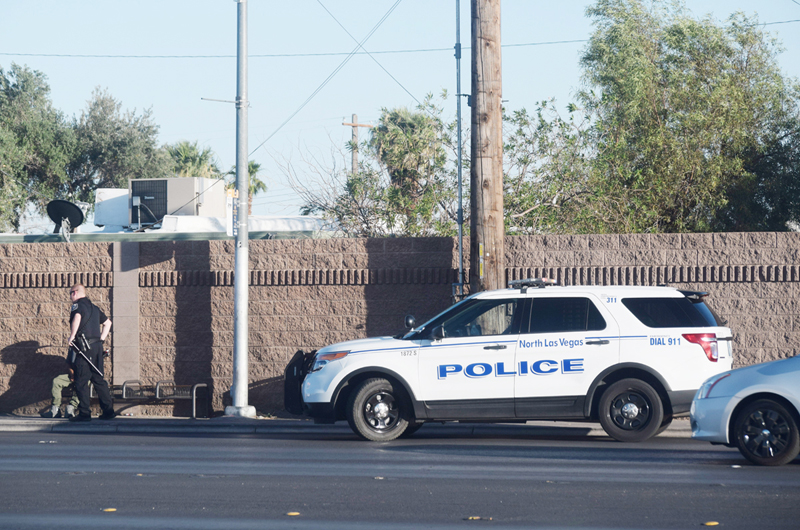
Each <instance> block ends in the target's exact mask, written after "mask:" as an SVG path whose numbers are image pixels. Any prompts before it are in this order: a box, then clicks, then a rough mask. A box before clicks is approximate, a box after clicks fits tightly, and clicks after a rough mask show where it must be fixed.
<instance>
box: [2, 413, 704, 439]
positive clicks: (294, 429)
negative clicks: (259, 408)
mask: <svg viewBox="0 0 800 530" xmlns="http://www.w3.org/2000/svg"><path fill="white" fill-rule="evenodd" d="M0 432H54V433H140V434H141V433H151V434H274V435H291V434H302V435H308V434H313V433H318V434H319V435H320V436H326V435H328V436H329V435H337V436H338V435H341V436H352V435H353V433H352V431H351V430H350V428H349V427H348V425H347V424H346V423H343V422H339V423H337V424H334V425H317V424H314V423H313V422H311V421H308V420H275V419H255V418H253V419H251V418H238V417H229V416H223V417H220V418H213V419H210V420H192V419H184V418H138V417H132V418H129V417H118V418H116V419H114V420H110V421H101V420H97V419H95V420H92V421H91V422H87V423H71V422H69V421H68V420H66V419H45V418H35V417H18V416H13V417H8V416H7V417H0ZM422 432H424V433H427V434H430V435H436V434H438V435H441V436H509V437H519V436H533V437H537V436H538V437H597V436H602V437H607V436H608V435H607V434H606V433H605V431H603V429H602V427H600V425H599V424H597V423H579V422H552V421H530V422H528V423H527V424H524V425H522V424H508V423H498V424H491V423H453V422H450V423H445V424H442V423H431V424H428V425H426V426H425V427H423V431H422ZM434 433H435V434H434ZM659 436H661V437H667V438H691V428H690V426H689V422H688V421H686V420H685V419H677V420H675V421H674V422H673V423H672V425H670V426H669V428H667V430H665V431H664V432H663V433H661V434H660V435H659Z"/></svg>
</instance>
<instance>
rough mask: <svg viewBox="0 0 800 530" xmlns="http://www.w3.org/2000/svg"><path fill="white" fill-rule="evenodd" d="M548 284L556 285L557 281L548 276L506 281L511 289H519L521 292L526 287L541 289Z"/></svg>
mask: <svg viewBox="0 0 800 530" xmlns="http://www.w3.org/2000/svg"><path fill="white" fill-rule="evenodd" d="M548 285H557V283H556V281H555V280H551V279H550V278H528V279H526V280H512V281H510V282H508V286H509V287H510V288H511V289H519V290H521V291H522V292H523V293H524V292H525V290H526V289H528V287H536V288H537V289H542V288H544V287H547V286H548Z"/></svg>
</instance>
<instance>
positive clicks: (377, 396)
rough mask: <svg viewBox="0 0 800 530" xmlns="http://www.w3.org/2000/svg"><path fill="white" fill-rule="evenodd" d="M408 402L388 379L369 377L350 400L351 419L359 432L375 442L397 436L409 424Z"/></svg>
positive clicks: (348, 420)
mask: <svg viewBox="0 0 800 530" xmlns="http://www.w3.org/2000/svg"><path fill="white" fill-rule="evenodd" d="M408 417H409V415H408V406H407V405H406V402H405V400H404V399H403V395H402V394H400V393H399V392H397V390H396V389H395V388H394V386H393V385H392V383H390V382H389V381H387V380H386V379H380V378H375V379H367V380H366V381H364V382H362V383H361V384H360V385H358V387H356V389H355V390H353V393H352V394H350V399H349V400H348V402H347V423H349V424H350V428H351V429H353V432H355V433H356V434H357V435H359V436H361V437H362V438H364V439H366V440H372V441H373V442H388V441H390V440H394V439H395V438H397V437H398V436H400V435H401V434H403V432H405V431H406V429H407V428H408Z"/></svg>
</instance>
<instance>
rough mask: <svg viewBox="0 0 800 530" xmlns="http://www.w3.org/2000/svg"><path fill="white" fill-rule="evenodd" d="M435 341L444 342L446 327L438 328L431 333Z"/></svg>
mask: <svg viewBox="0 0 800 530" xmlns="http://www.w3.org/2000/svg"><path fill="white" fill-rule="evenodd" d="M431 335H433V340H442V339H443V338H444V326H436V327H435V328H433V331H432V332H431Z"/></svg>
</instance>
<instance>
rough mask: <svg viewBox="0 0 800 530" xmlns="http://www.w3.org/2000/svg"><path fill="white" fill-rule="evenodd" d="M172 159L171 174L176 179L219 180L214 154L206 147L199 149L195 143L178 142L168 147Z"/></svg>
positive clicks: (220, 175) (220, 174)
mask: <svg viewBox="0 0 800 530" xmlns="http://www.w3.org/2000/svg"><path fill="white" fill-rule="evenodd" d="M167 152H168V153H169V156H170V157H171V158H172V172H173V173H174V174H175V176H177V177H201V178H215V179H218V178H221V177H222V173H221V172H220V170H219V167H218V166H217V162H216V160H215V157H214V152H213V151H212V150H211V149H210V148H208V147H206V148H204V149H200V148H199V147H198V146H197V142H194V143H192V142H188V141H186V140H183V141H180V142H178V143H176V144H175V145H172V146H168V147H167Z"/></svg>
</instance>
